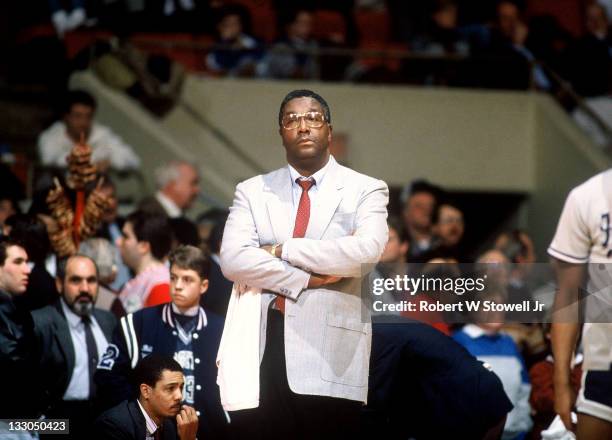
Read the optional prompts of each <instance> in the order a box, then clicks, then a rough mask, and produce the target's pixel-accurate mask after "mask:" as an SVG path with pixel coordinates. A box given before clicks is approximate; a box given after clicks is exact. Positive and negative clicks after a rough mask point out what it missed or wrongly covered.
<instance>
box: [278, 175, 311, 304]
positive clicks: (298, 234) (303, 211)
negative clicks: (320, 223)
mask: <svg viewBox="0 0 612 440" xmlns="http://www.w3.org/2000/svg"><path fill="white" fill-rule="evenodd" d="M296 183H297V184H298V185H300V187H302V195H301V196H300V203H299V205H298V209H297V214H296V216H295V226H294V227H293V238H304V236H305V235H306V228H307V227H308V220H310V197H308V190H310V188H312V185H314V184H315V182H314V180H313V179H308V180H305V179H302V180H300V179H297V180H296ZM276 307H278V309H279V310H280V311H281V313H282V314H283V315H284V314H285V297H284V296H280V295H279V296H277V297H276Z"/></svg>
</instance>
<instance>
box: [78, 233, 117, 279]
mask: <svg viewBox="0 0 612 440" xmlns="http://www.w3.org/2000/svg"><path fill="white" fill-rule="evenodd" d="M79 254H81V255H85V256H87V257H89V258H91V259H92V260H93V261H94V262H95V263H96V266H98V278H99V279H100V282H101V283H102V284H110V283H112V282H113V280H114V278H115V276H116V275H117V265H118V264H119V258H118V255H117V251H116V249H115V248H114V247H113V245H112V244H111V243H110V242H109V241H108V240H106V239H105V238H90V239H89V240H85V241H84V242H82V243H81V244H80V246H79Z"/></svg>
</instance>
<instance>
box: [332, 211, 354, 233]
mask: <svg viewBox="0 0 612 440" xmlns="http://www.w3.org/2000/svg"><path fill="white" fill-rule="evenodd" d="M355 215H356V213H354V212H341V213H340V212H337V213H336V214H334V216H333V217H332V219H331V221H330V223H329V226H328V228H327V231H326V232H327V233H328V234H331V235H333V236H334V237H336V236H345V235H352V234H353V232H354V229H355Z"/></svg>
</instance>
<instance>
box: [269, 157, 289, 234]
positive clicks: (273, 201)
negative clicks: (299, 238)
mask: <svg viewBox="0 0 612 440" xmlns="http://www.w3.org/2000/svg"><path fill="white" fill-rule="evenodd" d="M264 193H265V195H264V197H265V203H266V208H267V210H268V216H269V219H270V225H272V232H273V234H274V239H275V241H276V243H284V242H285V241H286V240H287V239H289V238H291V235H292V230H293V228H292V225H291V209H292V204H293V201H292V194H291V177H290V175H289V168H287V167H283V168H281V169H280V170H278V171H277V172H275V173H272V174H269V175H268V176H266V177H265V186H264Z"/></svg>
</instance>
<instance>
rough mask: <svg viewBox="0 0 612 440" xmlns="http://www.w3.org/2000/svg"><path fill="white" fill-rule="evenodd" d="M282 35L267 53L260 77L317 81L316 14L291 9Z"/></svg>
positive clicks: (304, 10)
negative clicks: (314, 26) (314, 22)
mask: <svg viewBox="0 0 612 440" xmlns="http://www.w3.org/2000/svg"><path fill="white" fill-rule="evenodd" d="M282 28H283V36H282V38H281V39H280V40H278V41H277V42H276V43H275V44H274V45H273V46H272V48H271V50H270V51H269V52H268V54H267V55H266V57H265V58H264V60H263V62H262V67H261V69H260V74H261V75H262V76H265V77H268V78H277V79H316V78H318V77H319V62H318V60H317V56H316V55H312V54H310V53H307V51H316V50H317V49H318V48H319V44H318V43H317V41H316V40H315V39H314V37H313V14H312V12H311V11H309V10H307V9H295V10H292V11H291V12H290V13H289V15H288V16H287V17H286V18H285V19H284V21H283V24H282Z"/></svg>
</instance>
